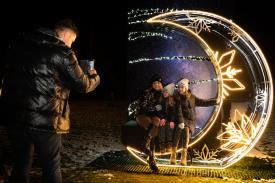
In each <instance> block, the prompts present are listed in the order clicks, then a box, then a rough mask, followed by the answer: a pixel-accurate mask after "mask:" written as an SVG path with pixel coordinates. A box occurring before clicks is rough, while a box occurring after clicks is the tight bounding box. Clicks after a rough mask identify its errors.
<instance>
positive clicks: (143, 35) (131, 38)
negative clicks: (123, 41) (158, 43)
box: [128, 32, 173, 41]
mask: <svg viewBox="0 0 275 183" xmlns="http://www.w3.org/2000/svg"><path fill="white" fill-rule="evenodd" d="M148 37H159V38H163V39H173V38H172V36H167V35H165V34H163V33H160V32H130V33H129V36H128V41H135V40H137V39H145V38H148Z"/></svg>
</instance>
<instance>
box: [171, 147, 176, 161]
mask: <svg viewBox="0 0 275 183" xmlns="http://www.w3.org/2000/svg"><path fill="white" fill-rule="evenodd" d="M176 161H177V147H172V153H171V157H170V164H171V165H175V164H176Z"/></svg>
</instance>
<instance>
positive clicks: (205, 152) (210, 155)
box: [193, 144, 218, 161]
mask: <svg viewBox="0 0 275 183" xmlns="http://www.w3.org/2000/svg"><path fill="white" fill-rule="evenodd" d="M193 152H194V155H195V159H197V160H205V161H209V160H215V159H216V158H215V157H216V156H217V153H218V150H216V151H211V152H210V150H209V148H208V147H207V145H206V144H204V146H203V148H202V150H201V152H200V151H199V150H198V151H196V150H195V149H194V150H193Z"/></svg>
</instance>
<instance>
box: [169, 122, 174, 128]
mask: <svg viewBox="0 0 275 183" xmlns="http://www.w3.org/2000/svg"><path fill="white" fill-rule="evenodd" d="M169 125H170V128H171V129H174V128H175V123H174V122H173V121H170V124H169Z"/></svg>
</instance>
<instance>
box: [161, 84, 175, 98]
mask: <svg viewBox="0 0 275 183" xmlns="http://www.w3.org/2000/svg"><path fill="white" fill-rule="evenodd" d="M174 90H175V84H174V83H170V84H168V85H166V86H165V87H164V88H163V91H164V92H168V94H169V95H170V96H173V94H174Z"/></svg>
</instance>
